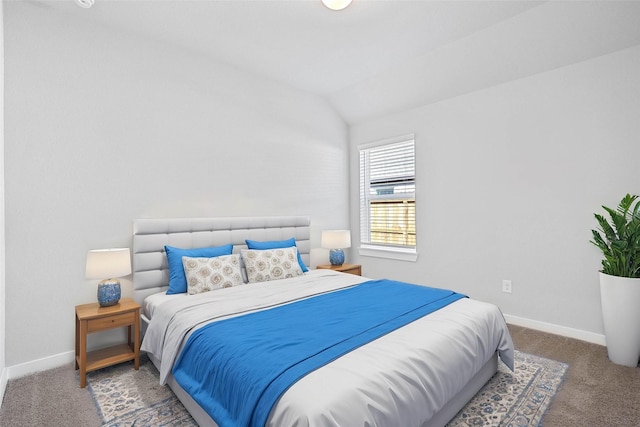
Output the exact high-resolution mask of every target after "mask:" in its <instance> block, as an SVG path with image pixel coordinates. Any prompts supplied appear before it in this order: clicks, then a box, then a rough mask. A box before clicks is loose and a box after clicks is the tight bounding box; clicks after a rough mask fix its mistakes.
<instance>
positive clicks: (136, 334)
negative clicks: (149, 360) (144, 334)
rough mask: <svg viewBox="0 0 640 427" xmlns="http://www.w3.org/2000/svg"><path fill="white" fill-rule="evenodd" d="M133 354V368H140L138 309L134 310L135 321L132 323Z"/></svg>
mask: <svg viewBox="0 0 640 427" xmlns="http://www.w3.org/2000/svg"><path fill="white" fill-rule="evenodd" d="M133 333H134V337H133V354H134V355H135V358H134V359H133V360H134V362H133V363H134V368H135V369H136V370H137V369H138V368H140V310H137V311H136V321H135V323H134V324H133Z"/></svg>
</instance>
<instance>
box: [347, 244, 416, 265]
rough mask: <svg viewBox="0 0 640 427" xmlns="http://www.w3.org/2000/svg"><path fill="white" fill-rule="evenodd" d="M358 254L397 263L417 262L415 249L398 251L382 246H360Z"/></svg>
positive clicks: (398, 249)
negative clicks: (393, 260)
mask: <svg viewBox="0 0 640 427" xmlns="http://www.w3.org/2000/svg"><path fill="white" fill-rule="evenodd" d="M358 253H359V254H360V255H361V256H369V257H375V258H386V259H395V260H398V261H411V262H416V261H417V260H418V253H417V252H416V250H415V249H400V248H388V247H382V246H369V245H361V246H360V249H359V252H358Z"/></svg>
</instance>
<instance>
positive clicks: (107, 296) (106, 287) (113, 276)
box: [86, 248, 131, 307]
mask: <svg viewBox="0 0 640 427" xmlns="http://www.w3.org/2000/svg"><path fill="white" fill-rule="evenodd" d="M129 274H131V254H130V253H129V248H116V249H94V250H91V251H89V252H87V269H86V277H87V279H102V280H101V281H100V282H99V283H98V303H99V304H100V306H101V307H109V306H112V305H116V304H117V303H118V301H120V295H121V291H120V281H119V280H118V277H124V276H127V275H129Z"/></svg>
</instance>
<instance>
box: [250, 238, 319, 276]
mask: <svg viewBox="0 0 640 427" xmlns="http://www.w3.org/2000/svg"><path fill="white" fill-rule="evenodd" d="M245 242H246V243H247V247H248V248H249V249H279V248H290V247H291V246H293V247H295V248H296V252H297V255H298V264H300V268H301V269H302V272H303V273H306V272H307V271H309V269H308V268H307V266H306V265H304V261H302V257H301V256H300V251H298V247H297V246H296V239H295V238H294V237H292V238H290V239H287V240H272V241H269V242H258V241H256V240H245Z"/></svg>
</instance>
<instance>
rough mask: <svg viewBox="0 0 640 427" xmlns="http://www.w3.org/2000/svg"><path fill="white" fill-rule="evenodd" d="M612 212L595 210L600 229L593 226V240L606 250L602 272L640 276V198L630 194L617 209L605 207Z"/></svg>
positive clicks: (621, 275)
mask: <svg viewBox="0 0 640 427" xmlns="http://www.w3.org/2000/svg"><path fill="white" fill-rule="evenodd" d="M602 208H603V209H604V210H605V211H606V212H607V213H608V214H609V219H607V218H606V217H605V216H604V215H600V214H594V216H595V217H596V220H597V221H598V224H599V225H600V229H599V230H591V232H592V234H593V240H591V243H593V244H594V245H596V246H597V247H598V248H600V250H601V251H602V254H603V255H604V259H603V260H602V272H603V273H605V274H609V275H611V276H620V277H640V200H638V196H635V195H633V196H632V195H630V194H627V195H626V196H624V197H623V198H622V200H621V201H620V204H619V205H618V208H617V209H611V208H608V207H606V206H603V207H602Z"/></svg>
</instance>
